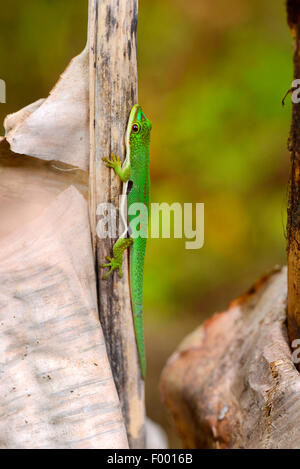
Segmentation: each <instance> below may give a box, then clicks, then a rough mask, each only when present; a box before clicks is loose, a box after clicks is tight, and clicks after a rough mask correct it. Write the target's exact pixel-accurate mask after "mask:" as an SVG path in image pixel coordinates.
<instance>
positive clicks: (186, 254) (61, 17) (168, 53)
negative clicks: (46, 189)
mask: <svg viewBox="0 0 300 469" xmlns="http://www.w3.org/2000/svg"><path fill="white" fill-rule="evenodd" d="M284 3H285V2H284V0H280V1H278V2H270V0H214V1H211V0H140V5H139V23H138V62H139V96H140V104H142V106H143V107H144V109H145V112H146V114H147V116H148V117H149V118H150V119H151V121H152V123H153V131H152V148H151V178H152V194H151V195H152V201H153V202H170V203H172V202H175V201H179V202H204V203H205V245H204V247H203V248H202V249H200V250H198V251H194V250H193V251H188V250H186V249H185V243H184V240H177V239H171V240H167V239H157V240H150V241H149V245H148V252H147V265H146V273H145V316H146V342H147V349H148V371H149V373H148V381H147V408H148V414H149V415H150V417H152V418H153V419H154V420H156V421H158V422H160V423H161V424H162V425H163V426H164V428H165V429H166V430H167V431H168V434H169V438H170V442H171V446H172V447H176V446H180V444H179V442H178V440H177V438H176V436H175V435H174V433H173V431H172V429H171V428H170V423H169V420H168V416H167V415H166V413H165V411H164V410H163V407H162V405H161V403H160V398H159V391H158V380H159V375H160V373H161V369H162V367H163V365H164V363H165V361H166V359H167V357H168V356H169V355H170V354H171V353H172V351H174V349H175V347H176V346H177V345H178V342H179V341H180V340H181V339H182V338H183V337H184V336H185V334H187V333H188V332H189V331H191V330H192V329H193V328H195V327H196V326H197V325H199V324H200V323H201V322H202V321H203V320H204V319H205V318H207V317H208V316H210V315H211V314H212V313H213V312H214V311H217V310H221V309H223V308H225V307H226V305H227V304H228V302H229V301H230V300H231V299H233V298H234V297H235V296H237V295H239V294H240V293H242V292H243V291H244V290H245V289H247V288H248V287H249V286H250V285H251V284H252V283H253V282H254V281H255V280H256V279H257V278H258V277H259V276H261V275H262V274H264V273H265V272H266V271H268V270H270V269H271V268H272V267H273V266H274V265H276V264H283V263H284V262H285V223H286V204H287V180H288V160H289V158H288V153H287V150H286V142H287V137H288V132H289V122H290V114H291V106H290V103H289V99H287V105H286V106H285V108H282V106H281V99H282V97H283V95H284V94H285V92H286V90H287V89H288V88H289V87H290V84H291V80H292V60H291V58H292V46H291V39H290V36H289V31H288V28H287V26H286V17H285V5H284ZM0 5H1V7H2V8H1V28H0V36H1V40H0V78H2V79H4V80H5V81H6V83H7V104H1V105H0V114H1V115H0V117H1V122H2V121H3V119H4V117H5V115H6V114H7V113H10V112H14V111H16V110H17V109H19V108H21V107H23V106H25V105H27V104H29V103H31V102H33V101H35V100H37V99H38V98H40V97H44V96H47V94H48V92H49V90H50V89H51V87H52V86H53V85H54V84H55V82H56V81H57V79H58V77H59V75H60V73H61V72H62V71H63V70H64V68H65V67H66V65H67V64H68V62H69V60H70V59H71V58H72V57H73V56H74V55H76V54H77V53H79V52H80V51H81V49H82V48H83V47H84V45H85V41H86V27H87V26H86V25H87V0H72V1H71V0H26V2H24V1H22V0H10V2H9V3H7V2H6V1H5V2H4V1H3V0H0ZM1 133H2V128H1Z"/></svg>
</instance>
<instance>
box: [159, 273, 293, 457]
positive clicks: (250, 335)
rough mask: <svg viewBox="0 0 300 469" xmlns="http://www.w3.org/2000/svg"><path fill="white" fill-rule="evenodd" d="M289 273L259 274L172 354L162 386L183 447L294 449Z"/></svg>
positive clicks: (163, 376)
mask: <svg viewBox="0 0 300 469" xmlns="http://www.w3.org/2000/svg"><path fill="white" fill-rule="evenodd" d="M286 300H287V272H286V268H283V269H282V270H281V271H279V272H275V273H274V274H272V275H270V276H267V277H265V278H263V279H261V280H260V281H259V282H258V283H257V284H256V285H254V287H253V288H251V290H250V291H249V292H248V293H246V294H245V295H243V296H242V297H240V298H238V299H237V300H235V301H234V302H232V303H231V305H230V306H229V308H228V309H227V310H226V311H224V312H221V313H218V314H215V315H214V316H213V317H212V318H211V319H209V320H208V321H206V322H205V323H204V324H203V326H201V327H199V328H198V329H196V330H195V331H194V332H193V333H192V334H191V335H190V336H188V337H187V338H186V339H185V340H184V342H183V343H182V344H181V345H180V347H179V348H178V349H177V351H176V352H175V353H174V354H173V355H172V356H171V358H170V359H169V361H168V363H167V365H166V367H165V369H164V371H163V375H162V380H161V393H162V397H163V400H164V403H165V405H166V407H167V408H168V409H169V412H170V414H171V416H172V418H173V421H174V424H175V426H176V428H177V431H178V433H179V435H180V436H181V438H182V440H183V443H184V445H185V447H187V448H210V449H211V448H242V449H244V448H247V449H253V448H259V449H263V448H266V449H274V448H281V449H283V448H291V449H295V448H299V447H300V400H299V389H300V376H299V373H298V371H297V369H296V367H295V361H296V360H298V361H299V355H300V353H299V352H300V348H299V345H298V349H296V350H295V351H294V354H293V355H292V353H291V350H290V347H289V343H288V335H287V329H286Z"/></svg>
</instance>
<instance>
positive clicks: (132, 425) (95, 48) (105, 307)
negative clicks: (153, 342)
mask: <svg viewBox="0 0 300 469" xmlns="http://www.w3.org/2000/svg"><path fill="white" fill-rule="evenodd" d="M137 8H138V2H137V0H124V1H123V0H122V1H119V0H102V1H99V0H91V1H90V15H89V52H90V72H89V74H90V137H91V140H90V219H91V231H92V239H93V245H94V252H95V259H96V271H97V280H98V300H99V311H100V320H101V324H102V329H103V332H104V336H105V340H106V347H107V352H108V356H109V360H110V364H111V368H112V372H113V376H114V380H115V383H116V387H117V391H118V394H119V398H120V402H121V406H122V411H123V416H124V420H125V424H126V428H127V435H128V439H129V444H130V446H131V447H132V448H143V447H144V419H145V410H144V382H143V380H142V379H141V375H140V366H139V361H138V355H137V348H136V341H135V334H134V328H133V319H132V311H131V303H130V294H129V274H128V258H127V256H126V255H125V256H124V269H123V272H124V276H123V278H122V279H119V277H118V275H117V273H114V274H113V275H112V276H111V277H110V278H109V279H108V280H103V274H104V272H103V270H102V269H101V268H99V265H100V264H101V263H102V262H105V256H111V255H112V247H113V243H114V242H115V241H116V239H109V238H107V239H99V238H98V237H97V235H96V226H97V222H98V218H97V215H96V214H97V207H98V206H99V204H102V203H113V204H114V206H115V207H117V208H118V207H119V195H120V193H121V185H120V181H119V180H118V178H117V177H116V175H115V174H114V172H113V171H112V170H109V169H108V168H106V166H105V164H104V163H103V161H102V157H104V156H105V157H108V156H109V155H110V153H115V154H116V155H118V156H120V157H121V159H122V160H123V159H124V157H125V142H124V135H125V130H126V124H127V120H128V116H129V112H130V109H131V107H132V106H133V104H135V103H136V102H137V59H136V28H137V14H138V11H137Z"/></svg>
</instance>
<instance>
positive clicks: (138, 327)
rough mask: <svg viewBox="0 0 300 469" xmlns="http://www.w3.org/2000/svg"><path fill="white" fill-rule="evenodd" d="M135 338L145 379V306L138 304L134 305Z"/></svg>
mask: <svg viewBox="0 0 300 469" xmlns="http://www.w3.org/2000/svg"><path fill="white" fill-rule="evenodd" d="M133 318H134V328H135V338H136V344H137V349H138V355H139V360H140V366H141V375H142V378H143V379H145V376H146V354H145V340H144V324H143V307H142V306H141V305H138V306H136V307H134V311H133Z"/></svg>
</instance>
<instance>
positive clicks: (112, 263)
mask: <svg viewBox="0 0 300 469" xmlns="http://www.w3.org/2000/svg"><path fill="white" fill-rule="evenodd" d="M105 259H106V260H107V261H108V263H107V264H101V265H100V267H102V268H103V269H105V268H106V267H110V270H109V271H108V272H107V274H105V275H104V277H103V278H104V279H108V277H109V276H110V274H111V273H112V272H113V271H114V270H116V269H119V272H118V273H119V277H120V278H122V277H123V272H122V262H120V261H118V260H117V259H115V258H114V257H108V256H106V257H105Z"/></svg>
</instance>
